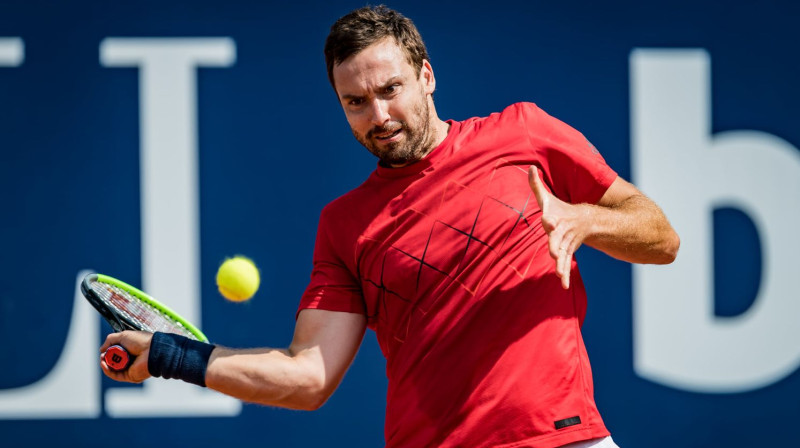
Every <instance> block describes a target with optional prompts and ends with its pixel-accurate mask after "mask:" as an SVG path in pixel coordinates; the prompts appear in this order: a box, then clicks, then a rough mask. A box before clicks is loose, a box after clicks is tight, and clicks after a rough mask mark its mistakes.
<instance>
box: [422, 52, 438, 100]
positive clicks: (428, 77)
mask: <svg viewBox="0 0 800 448" xmlns="http://www.w3.org/2000/svg"><path fill="white" fill-rule="evenodd" d="M419 80H420V82H422V85H423V86H424V88H425V93H426V94H428V95H432V94H433V91H434V90H436V77H435V76H433V67H431V63H430V62H429V61H428V60H427V59H423V60H422V67H421V68H420V70H419Z"/></svg>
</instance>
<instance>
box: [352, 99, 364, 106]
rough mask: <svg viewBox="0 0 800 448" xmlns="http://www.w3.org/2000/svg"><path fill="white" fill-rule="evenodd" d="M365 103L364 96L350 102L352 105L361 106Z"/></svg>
mask: <svg viewBox="0 0 800 448" xmlns="http://www.w3.org/2000/svg"><path fill="white" fill-rule="evenodd" d="M363 103H364V99H363V98H353V99H352V100H350V103H349V104H350V105H351V106H360V105H361V104H363Z"/></svg>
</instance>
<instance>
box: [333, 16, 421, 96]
mask: <svg viewBox="0 0 800 448" xmlns="http://www.w3.org/2000/svg"><path fill="white" fill-rule="evenodd" d="M386 38H393V39H394V41H395V42H396V43H397V44H398V45H399V46H400V48H402V49H403V52H404V53H405V55H406V57H407V58H408V62H409V64H411V65H412V66H413V67H414V68H415V69H416V72H417V74H419V71H420V69H422V63H423V61H426V60H428V61H429V60H430V58H429V57H428V50H427V49H426V48H425V43H424V42H423V41H422V36H420V35H419V31H417V27H416V26H414V23H413V22H412V21H411V20H410V19H408V18H407V17H405V16H403V15H402V14H400V13H399V12H397V11H394V10H392V9H389V8H387V7H386V6H384V5H380V6H375V7H370V6H366V7H364V8H360V9H356V10H355V11H352V12H350V13H349V14H347V15H345V16H343V17H341V18H340V19H339V20H337V21H336V23H334V24H333V26H331V32H330V34H328V38H327V40H326V41H325V64H326V65H327V67H328V80H330V82H331V85H332V86H333V88H334V89H336V83H335V82H334V79H333V68H334V66H336V65H338V64H341V63H342V62H343V61H344V60H345V59H347V58H349V57H350V56H353V55H355V54H357V53H360V52H361V51H362V50H364V49H365V48H367V47H369V46H370V45H372V44H375V43H377V42H379V41H381V40H384V39H386Z"/></svg>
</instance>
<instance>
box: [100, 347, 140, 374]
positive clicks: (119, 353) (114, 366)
mask: <svg viewBox="0 0 800 448" xmlns="http://www.w3.org/2000/svg"><path fill="white" fill-rule="evenodd" d="M134 358H135V357H134V356H131V355H130V353H128V351H127V350H125V347H123V346H121V345H112V346H111V347H109V348H108V349H107V350H106V351H105V353H103V360H104V361H105V362H106V364H107V365H108V368H109V369H111V370H113V371H115V372H121V371H123V370H125V369H127V368H128V366H129V365H131V363H132V362H133V360H134Z"/></svg>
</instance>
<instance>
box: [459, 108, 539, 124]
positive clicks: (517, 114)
mask: <svg viewBox="0 0 800 448" xmlns="http://www.w3.org/2000/svg"><path fill="white" fill-rule="evenodd" d="M542 113H544V111H542V110H541V109H540V108H539V106H537V105H536V104H535V103H530V102H519V103H513V104H511V105H509V106H507V107H506V108H504V109H503V110H501V111H500V112H493V113H491V114H489V115H488V116H485V117H472V118H469V119H467V120H464V121H463V124H464V125H465V126H466V127H467V128H469V127H475V128H484V127H486V126H502V125H505V124H512V125H513V124H514V123H520V122H529V121H531V120H535V119H536V117H537V116H538V115H539V114H542Z"/></svg>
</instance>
